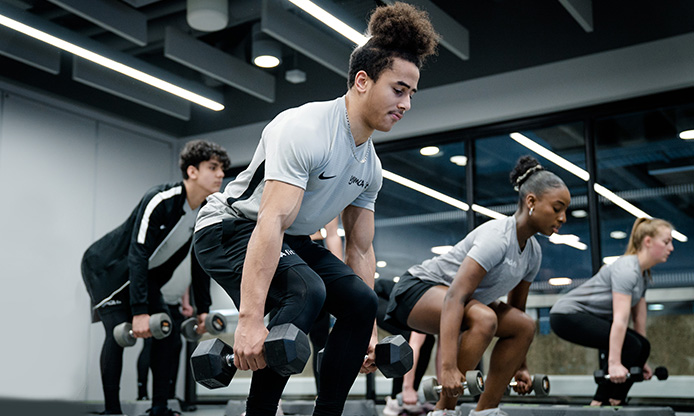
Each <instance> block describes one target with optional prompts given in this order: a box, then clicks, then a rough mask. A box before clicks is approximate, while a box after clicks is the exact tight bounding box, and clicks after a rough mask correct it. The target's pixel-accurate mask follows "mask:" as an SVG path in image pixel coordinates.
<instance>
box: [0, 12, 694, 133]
mask: <svg viewBox="0 0 694 416" xmlns="http://www.w3.org/2000/svg"><path fill="white" fill-rule="evenodd" d="M314 2H315V3H317V4H318V5H320V6H321V7H323V8H324V9H326V10H328V11H330V12H332V13H333V14H334V15H336V16H337V17H339V18H341V19H343V20H344V21H345V22H347V23H348V24H350V25H352V26H353V27H355V28H356V29H357V30H359V31H363V30H364V29H365V27H366V21H367V19H368V16H369V12H370V10H372V9H373V8H374V7H376V6H379V5H382V4H384V2H382V1H376V0H351V1H350V0H314ZM411 2H412V3H416V4H419V5H421V7H424V8H427V9H429V11H430V13H431V15H432V20H434V23H435V27H436V29H437V30H438V31H439V32H440V33H441V34H442V35H443V39H444V41H445V42H444V44H443V45H442V46H441V47H440V48H439V54H438V55H437V56H436V57H434V58H433V59H431V60H430V61H429V62H428V63H427V64H426V66H425V68H424V69H423V71H422V77H421V80H420V84H419V89H420V90H422V89H425V88H429V87H434V86H441V85H445V84H449V83H454V82H459V81H464V80H469V79H473V78H479V77H484V76H488V75H492V74H498V73H503V72H507V71H513V70H516V69H520V68H526V67H531V66H536V65H541V64H545V63H550V62H555V61H560V60H565V59H569V58H574V57H578V56H583V55H588V54H593V53H597V52H601V51H606V50H610V49H615V48H620V47H625V46H629V45H634V44H638V43H642V42H648V41H652V40H657V39H662V38H666V37H670V36H675V35H679V34H683V33H687V32H691V31H694V19H691V18H682V16H694V2H691V1H686V0H680V1H674V0H673V1H668V2H652V1H647V0H629V1H627V0H623V1H599V2H590V0H584V1H581V0H561V1H560V0H556V1H542V2H540V1H533V2H527V1H524V2H519V1H514V0H477V1H465V2H462V1H443V0H412V1H411ZM228 5H229V23H228V25H227V27H226V28H225V29H222V30H219V31H215V32H203V31H199V30H195V29H192V28H191V27H190V26H189V25H188V23H187V21H186V1H184V0H0V12H3V13H4V12H11V13H14V14H15V15H18V16H24V17H27V18H28V19H29V20H30V21H31V22H34V23H35V24H36V25H37V26H41V27H42V28H43V30H45V31H49V32H50V31H52V30H56V31H58V32H60V33H63V34H65V35H66V36H67V37H69V38H71V39H73V40H74V41H75V42H76V43H80V44H84V45H90V46H92V47H94V48H95V49H98V51H97V52H99V53H103V54H104V55H106V56H109V57H113V59H118V58H122V59H123V60H124V61H125V62H127V63H129V64H130V65H131V66H134V67H136V68H143V70H148V69H150V70H152V71H154V72H155V73H157V74H160V75H161V77H162V78H165V79H172V80H179V81H181V82H183V83H185V84H186V85H190V86H192V87H193V88H194V89H198V90H202V91H204V92H205V93H207V92H209V93H210V94H213V95H216V96H218V97H220V99H221V100H223V103H224V104H225V106H226V108H225V109H224V110H222V111H219V112H214V111H212V110H208V109H206V108H203V107H200V106H198V105H196V104H189V103H187V102H184V101H183V100H181V99H179V98H176V97H173V96H170V95H169V94H166V93H160V92H158V91H157V90H155V89H154V88H152V87H149V86H146V85H144V84H141V83H139V82H137V81H129V80H128V81H124V80H123V76H121V75H114V73H112V72H111V71H108V70H99V69H94V67H91V66H89V65H85V64H84V62H85V61H82V60H80V59H75V58H74V57H73V56H72V55H71V54H70V53H67V52H60V53H58V52H57V49H55V48H53V47H46V46H44V45H43V44H40V42H38V41H35V40H33V39H30V38H28V37H26V36H25V35H21V34H17V33H15V32H13V31H12V30H10V29H6V28H1V29H0V78H2V79H4V80H6V81H9V82H11V83H15V84H20V85H25V86H28V87H30V88H32V89H38V90H41V91H45V92H48V93H50V94H53V95H56V96H59V97H65V98H67V99H68V100H71V101H73V102H78V103H83V104H86V105H88V106H91V107H94V108H97V109H100V110H103V111H106V112H108V113H111V114H114V115H116V116H119V117H123V118H125V119H128V120H131V121H133V122H136V123H138V124H142V125H145V126H148V127H151V128H154V129H157V130H160V131H163V132H166V133H168V134H171V135H174V136H176V137H185V136H189V135H195V134H201V133H207V132H212V131H218V130H222V129H225V128H230V127H235V126H241V125H245V124H249V123H256V122H263V121H267V120H269V119H271V118H272V117H273V116H274V115H276V114H277V113H279V112H280V111H282V110H284V109H286V108H289V107H292V106H296V105H300V104H302V103H305V102H307V101H313V100H327V99H332V98H334V97H336V96H339V95H342V94H343V93H344V92H345V91H346V78H345V73H346V67H347V62H348V57H349V52H350V50H351V49H352V48H353V44H352V43H351V42H350V41H348V40H346V39H345V38H342V37H341V36H340V35H338V34H336V33H335V32H333V31H332V30H331V29H329V28H327V27H325V26H323V25H322V24H321V23H319V22H317V21H316V20H315V19H313V18H312V17H311V16H309V15H308V14H306V13H304V12H303V11H300V10H298V9H296V8H295V7H294V6H293V5H291V4H289V3H288V2H287V1H286V0H265V1H261V0H229V2H228ZM586 6H588V7H589V10H592V11H590V12H589V13H588V14H586V13H585V12H583V14H581V13H580V10H581V7H586ZM574 9H578V10H579V13H572V12H570V11H572V10H574ZM0 14H2V13H0ZM582 16H583V17H582ZM586 16H587V17H586ZM434 18H435V19H434ZM586 19H587V20H590V19H592V23H591V22H589V21H588V22H587V23H586ZM256 23H260V25H259V27H260V29H261V31H262V32H263V34H264V35H266V36H271V37H273V38H275V39H278V40H280V41H281V45H282V51H283V52H282V53H283V63H282V64H281V65H280V66H279V67H277V68H274V69H269V70H268V69H259V68H256V67H254V66H252V65H251V64H250V53H251V39H252V34H251V32H252V30H253V27H254V24H256ZM143 30H144V32H143ZM138 31H139V32H138ZM58 32H56V33H58ZM465 33H467V34H468V36H469V42H466V41H465V39H464V34H465ZM446 35H448V37H447V36H446ZM51 59H52V60H53V61H52V63H50V64H47V65H43V66H42V64H41V62H42V61H46V60H51ZM80 61H82V62H80ZM290 69H300V70H302V71H303V72H305V74H306V77H307V79H306V82H304V83H300V84H293V83H290V82H288V81H286V80H285V72H286V71H287V70H290ZM169 77H170V78H169ZM273 83H274V86H273ZM172 114H175V115H172Z"/></svg>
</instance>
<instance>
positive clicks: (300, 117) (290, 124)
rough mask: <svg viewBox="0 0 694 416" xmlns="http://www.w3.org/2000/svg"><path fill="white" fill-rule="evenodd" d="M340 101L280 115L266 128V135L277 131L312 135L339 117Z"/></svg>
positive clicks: (327, 102)
mask: <svg viewBox="0 0 694 416" xmlns="http://www.w3.org/2000/svg"><path fill="white" fill-rule="evenodd" d="M338 110H339V99H335V100H332V101H316V102H310V103H306V104H303V105H301V106H299V107H294V108H290V109H288V110H285V111H283V112H281V113H280V114H278V115H277V116H276V117H275V118H274V119H273V120H272V121H271V122H270V124H268V125H267V126H266V127H265V130H264V134H266V133H271V132H274V131H277V130H281V131H283V132H287V131H288V132H292V133H302V132H303V133H311V132H314V131H319V130H321V129H323V128H326V127H327V126H329V125H330V124H331V122H330V121H331V120H332V118H333V117H334V116H337V115H339V111H338Z"/></svg>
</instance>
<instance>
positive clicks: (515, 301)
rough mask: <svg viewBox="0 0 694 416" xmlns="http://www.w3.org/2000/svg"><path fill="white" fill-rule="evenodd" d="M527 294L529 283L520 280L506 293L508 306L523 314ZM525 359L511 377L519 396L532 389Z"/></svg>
mask: <svg viewBox="0 0 694 416" xmlns="http://www.w3.org/2000/svg"><path fill="white" fill-rule="evenodd" d="M529 292H530V282H528V281H526V280H521V282H520V283H518V285H517V286H516V287H514V288H513V290H511V291H510V292H509V293H508V304H509V305H511V306H513V307H514V308H516V309H520V310H521V311H523V312H525V304H526V302H527V301H528V293H529ZM526 359H527V357H524V359H523V362H522V363H521V365H520V367H519V368H518V369H517V370H516V374H515V375H514V376H513V377H514V378H515V379H516V382H517V384H516V387H515V388H514V389H515V391H516V392H518V393H520V394H527V393H530V390H531V388H532V379H531V378H530V373H529V372H528V364H527V361H526Z"/></svg>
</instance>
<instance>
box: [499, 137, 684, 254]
mask: <svg viewBox="0 0 694 416" xmlns="http://www.w3.org/2000/svg"><path fill="white" fill-rule="evenodd" d="M510 136H511V138H512V139H513V140H515V141H516V142H518V143H519V144H521V145H522V146H525V147H527V148H528V149H530V150H532V151H533V152H535V153H537V154H538V155H540V156H542V157H544V158H545V159H547V160H549V161H551V162H554V163H555V164H557V165H559V167H561V168H563V169H564V170H566V171H568V172H570V173H573V174H574V175H576V176H578V177H579V178H581V179H583V180H584V181H586V182H587V181H588V179H590V174H589V173H588V172H587V171H585V170H584V169H581V168H579V167H578V166H576V165H574V164H573V163H571V162H569V161H568V160H566V159H564V158H563V157H561V156H559V155H557V154H556V153H554V152H552V151H551V150H549V149H547V148H545V147H542V146H541V145H539V144H537V143H536V142H535V141H533V140H531V139H529V138H528V137H526V136H524V135H522V134H520V133H517V132H514V133H511V134H510ZM593 189H594V190H595V192H597V193H598V194H600V195H602V196H603V197H605V198H607V199H608V200H609V201H611V202H612V203H613V204H615V205H617V206H618V207H620V208H622V209H623V210H625V211H626V212H628V213H629V214H631V215H633V216H634V217H636V218H653V217H652V216H650V215H648V214H647V213H646V212H645V211H643V210H641V209H639V208H637V207H636V206H634V205H633V204H631V203H630V202H628V201H627V200H626V199H624V198H621V197H619V196H617V194H615V193H614V192H612V191H610V190H609V189H607V188H605V187H604V186H602V185H600V184H599V183H595V184H594V185H593ZM672 238H674V239H675V240H677V241H680V242H683V243H684V242H686V241H687V240H688V238H687V236H686V235H684V234H682V233H680V232H679V231H676V230H674V229H673V230H672Z"/></svg>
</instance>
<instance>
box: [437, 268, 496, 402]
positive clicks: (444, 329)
mask: <svg viewBox="0 0 694 416" xmlns="http://www.w3.org/2000/svg"><path fill="white" fill-rule="evenodd" d="M486 274H487V271H486V270H484V268H483V267H482V266H480V265H479V263H477V262H476V261H475V260H473V259H472V258H470V257H465V259H464V260H463V263H462V264H461V265H460V267H459V268H458V272H457V273H456V275H455V278H454V279H453V283H451V287H450V288H449V289H448V291H447V292H446V296H445V297H444V300H443V307H442V310H441V323H440V337H439V343H440V346H441V380H440V381H441V384H442V385H443V386H444V392H446V394H447V395H450V396H451V397H453V395H454V394H459V393H460V382H461V381H462V380H463V374H462V373H461V372H460V370H459V369H458V340H459V339H460V327H461V325H462V323H463V321H464V319H465V306H466V305H467V303H468V302H469V301H470V298H471V297H472V294H473V293H474V292H475V289H477V286H479V284H480V282H481V281H482V279H483V278H484V276H485V275H486ZM456 392H457V393H456Z"/></svg>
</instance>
